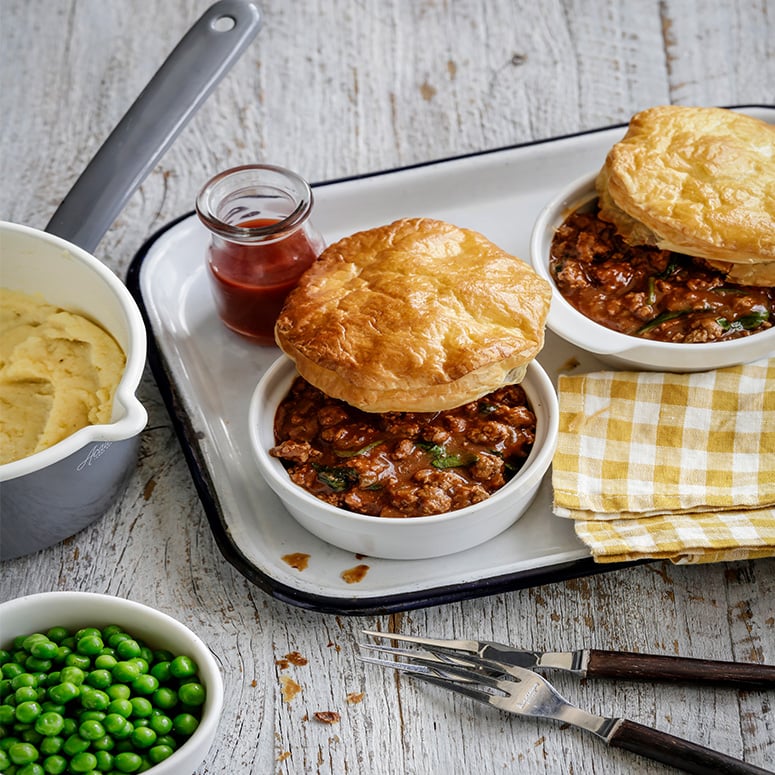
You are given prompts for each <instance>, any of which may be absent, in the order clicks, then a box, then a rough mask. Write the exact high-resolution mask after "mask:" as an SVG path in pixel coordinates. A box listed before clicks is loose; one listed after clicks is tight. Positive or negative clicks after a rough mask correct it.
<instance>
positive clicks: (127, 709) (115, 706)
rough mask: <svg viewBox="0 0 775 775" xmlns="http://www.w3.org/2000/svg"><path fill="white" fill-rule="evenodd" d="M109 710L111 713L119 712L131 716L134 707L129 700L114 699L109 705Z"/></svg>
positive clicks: (121, 714) (125, 716)
mask: <svg viewBox="0 0 775 775" xmlns="http://www.w3.org/2000/svg"><path fill="white" fill-rule="evenodd" d="M107 710H108V713H109V714H111V713H118V714H119V715H120V716H123V717H124V718H129V717H130V716H131V715H132V711H133V710H134V708H133V707H132V703H131V702H129V700H113V701H112V702H111V703H110V705H108V708H107Z"/></svg>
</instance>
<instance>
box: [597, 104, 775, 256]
mask: <svg viewBox="0 0 775 775" xmlns="http://www.w3.org/2000/svg"><path fill="white" fill-rule="evenodd" d="M597 188H598V192H599V193H600V207H601V217H603V218H604V219H606V220H610V221H612V222H613V223H614V224H616V226H617V229H619V231H620V233H621V234H622V236H623V237H624V238H625V240H627V241H628V242H630V243H631V244H643V243H647V244H656V245H658V246H659V247H660V248H662V249H665V250H673V251H676V252H680V253H686V254H688V255H692V256H698V257H700V258H704V259H708V260H715V261H723V262H730V263H733V264H737V263H740V264H757V263H759V262H770V261H773V260H775V126H772V125H771V124H768V123H766V122H764V121H760V120H758V119H755V118H752V117H750V116H745V115H742V114H739V113H735V112H734V111H731V110H725V109H723V108H694V107H682V106H678V105H668V106H660V107H655V108H650V109H648V110H644V111H642V112H640V113H637V114H636V115H635V116H633V118H632V119H631V121H630V124H629V128H628V130H627V133H626V134H625V136H624V138H623V139H622V140H621V141H620V142H618V143H616V144H615V145H614V146H613V148H612V149H611V150H610V152H609V153H608V156H607V157H606V161H605V165H604V167H603V169H602V170H601V173H600V175H599V176H598V180H597ZM770 269H771V267H770Z"/></svg>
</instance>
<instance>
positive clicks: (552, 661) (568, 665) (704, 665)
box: [363, 630, 775, 689]
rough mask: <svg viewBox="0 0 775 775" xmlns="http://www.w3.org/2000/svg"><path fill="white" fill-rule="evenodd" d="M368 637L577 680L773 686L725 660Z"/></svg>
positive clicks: (774, 675) (772, 672) (750, 666)
mask: <svg viewBox="0 0 775 775" xmlns="http://www.w3.org/2000/svg"><path fill="white" fill-rule="evenodd" d="M363 633H364V635H370V636H372V637H373V638H382V639H386V640H395V641H401V642H403V643H414V644H418V645H423V646H434V647H436V648H439V649H443V650H445V651H451V652H461V651H462V652H464V653H468V654H477V655H478V656H480V657H484V658H485V659H491V660H494V661H496V662H502V663H504V664H507V665H516V666H518V667H528V668H530V669H531V670H535V669H538V668H549V669H555V670H562V671H565V672H568V673H573V674H574V675H577V676H579V677H580V678H623V679H629V680H642V679H648V680H651V681H691V682H693V683H699V684H712V685H714V686H733V687H736V688H748V689H765V688H775V666H774V665H761V664H755V663H745V662H724V661H719V660H713V659H694V658H690V657H675V656H667V655H664V654H642V653H635V652H628V651H606V650H604V649H578V650H576V651H529V650H527V649H519V648H514V647H513V646H507V645H505V644H503V643H496V642H494V641H489V640H436V639H434V638H421V637H417V636H411V635H398V634H396V633H387V632H377V631H375V630H363Z"/></svg>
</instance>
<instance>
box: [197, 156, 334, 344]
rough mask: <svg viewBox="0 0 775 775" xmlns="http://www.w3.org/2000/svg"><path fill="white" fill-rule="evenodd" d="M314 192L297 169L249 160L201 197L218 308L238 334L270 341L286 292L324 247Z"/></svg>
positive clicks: (199, 203) (208, 186) (216, 181)
mask: <svg viewBox="0 0 775 775" xmlns="http://www.w3.org/2000/svg"><path fill="white" fill-rule="evenodd" d="M312 204H313V197H312V190H311V189H310V187H309V184H308V183H307V181H305V180H304V179H303V178H301V177H299V175H297V174H296V173H295V172H291V170H287V169H284V168H283V167H276V166H273V165H269V164H251V165H246V166H242V167H234V168H233V169H229V170H226V171H225V172H221V173H220V174H218V175H216V176H215V177H214V178H212V179H211V180H210V181H208V183H207V184H206V185H205V187H204V188H203V189H202V191H201V192H200V194H199V196H198V197H197V200H196V212H197V215H198V216H199V218H200V220H201V221H202V223H203V224H204V225H205V226H206V227H207V228H208V229H209V231H210V234H211V241H210V246H209V248H208V250H207V264H208V267H209V275H210V280H211V287H212V291H213V298H214V300H215V307H216V310H217V312H218V316H219V317H220V319H221V320H222V321H223V322H224V323H225V324H226V325H227V326H228V327H229V328H230V329H232V330H233V331H236V332H237V333H239V334H242V335H243V336H246V337H249V338H250V339H251V340H253V341H255V342H257V343H258V344H264V345H273V344H274V343H275V340H274V325H275V322H276V321H277V317H278V315H279V313H280V309H281V308H282V305H283V303H284V301H285V297H286V296H287V295H288V293H290V291H291V289H292V288H293V287H294V286H295V285H296V283H297V282H298V280H299V278H300V277H301V275H302V274H303V273H304V271H305V270H306V269H307V268H308V267H309V266H310V265H311V264H312V263H313V262H314V261H315V259H316V258H317V257H318V255H319V254H320V253H321V251H322V250H323V248H324V247H325V245H324V243H323V238H322V237H321V236H320V234H319V233H318V232H317V231H316V230H315V228H314V227H313V226H312V224H311V222H310V220H309V216H310V212H311V211H312Z"/></svg>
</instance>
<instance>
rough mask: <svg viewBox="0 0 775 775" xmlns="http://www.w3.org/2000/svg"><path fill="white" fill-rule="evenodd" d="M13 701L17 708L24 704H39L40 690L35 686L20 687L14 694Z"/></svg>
mask: <svg viewBox="0 0 775 775" xmlns="http://www.w3.org/2000/svg"><path fill="white" fill-rule="evenodd" d="M44 694H45V693H44ZM13 699H14V702H15V703H16V705H17V706H18V705H19V704H20V703H22V702H37V700H38V690H37V689H36V688H35V687H34V686H20V687H19V688H18V689H17V690H16V691H15V692H14V693H13Z"/></svg>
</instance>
